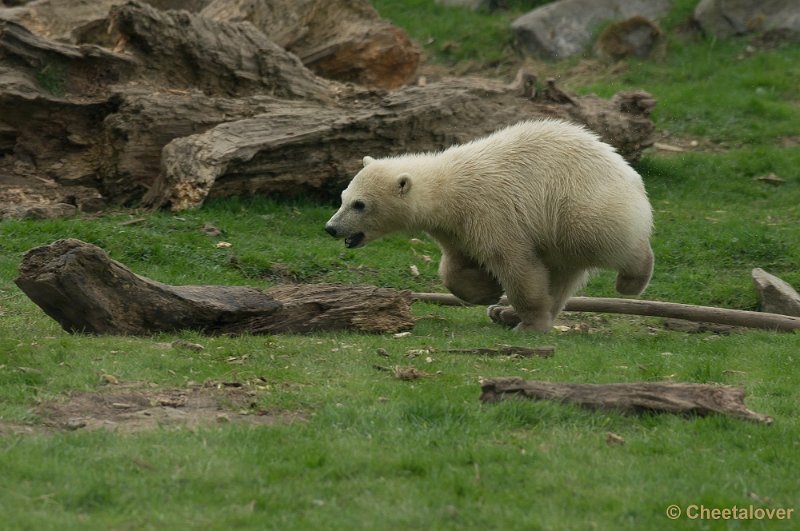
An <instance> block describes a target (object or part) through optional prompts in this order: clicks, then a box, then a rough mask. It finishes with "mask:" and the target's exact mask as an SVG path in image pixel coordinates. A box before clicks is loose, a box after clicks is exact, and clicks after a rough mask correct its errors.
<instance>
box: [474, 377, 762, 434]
mask: <svg viewBox="0 0 800 531" xmlns="http://www.w3.org/2000/svg"><path fill="white" fill-rule="evenodd" d="M512 397H523V398H530V399H533V400H555V401H557V402H566V403H570V404H577V405H579V406H582V407H586V408H590V409H608V410H615V411H622V412H624V413H646V412H657V413H672V414H678V415H699V416H703V415H708V414H713V413H719V414H723V415H731V416H733V417H736V418H740V419H743V420H750V421H754V422H761V423H764V424H771V423H772V417H769V416H767V415H762V414H761V413H756V412H755V411H751V410H750V409H748V408H747V407H746V406H745V405H744V397H745V392H744V390H743V389H740V388H737V387H730V386H725V385H708V384H690V383H671V382H661V383H659V382H642V383H618V384H574V383H555V382H542V381H534V380H523V379H521V378H492V379H486V380H482V381H481V397H480V399H481V401H482V402H495V401H497V400H501V399H505V398H512Z"/></svg>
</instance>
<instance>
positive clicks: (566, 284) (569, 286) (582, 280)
mask: <svg viewBox="0 0 800 531" xmlns="http://www.w3.org/2000/svg"><path fill="white" fill-rule="evenodd" d="M588 279H589V272H588V271H587V270H585V269H551V270H550V296H551V297H553V304H552V306H551V307H550V315H551V316H552V317H553V319H555V318H556V317H558V314H560V313H561V310H563V309H564V305H566V304H567V301H568V300H569V298H570V297H572V295H574V294H575V292H576V291H578V290H579V289H581V288H582V287H583V286H585V285H586V281H587V280H588Z"/></svg>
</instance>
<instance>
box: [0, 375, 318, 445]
mask: <svg viewBox="0 0 800 531" xmlns="http://www.w3.org/2000/svg"><path fill="white" fill-rule="evenodd" d="M254 387H256V386H255V385H254V384H253V383H239V382H216V381H208V382H206V383H204V384H192V385H190V386H187V388H185V389H177V388H174V389H157V388H151V387H149V386H148V384H146V383H142V382H131V383H120V384H116V385H111V386H109V387H108V388H105V389H103V390H102V391H96V392H74V393H71V394H69V395H68V396H66V397H65V398H64V399H63V400H57V401H50V402H44V403H42V404H39V405H38V406H36V407H35V408H34V410H33V413H34V414H35V415H37V416H38V417H40V419H41V422H40V423H39V424H35V425H21V424H10V423H2V422H0V434H7V433H17V434H20V433H21V434H25V433H30V434H37V433H43V432H54V431H74V430H98V429H105V430H110V431H118V432H136V431H144V430H154V429H157V428H165V427H166V428H169V427H188V428H198V427H203V426H212V425H216V424H227V423H236V424H249V425H265V426H272V425H276V424H286V423H290V422H295V421H304V420H306V416H305V414H304V413H303V412H299V411H288V410H279V409H268V408H267V409H265V408H263V407H262V406H260V405H259V403H258V391H257V390H255V389H254Z"/></svg>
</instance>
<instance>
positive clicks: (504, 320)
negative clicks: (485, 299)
mask: <svg viewBox="0 0 800 531" xmlns="http://www.w3.org/2000/svg"><path fill="white" fill-rule="evenodd" d="M486 315H488V316H489V319H491V320H492V321H493V322H495V323H497V324H501V325H504V326H508V327H515V326H517V325H518V324H519V323H520V321H521V319H520V318H519V315H517V312H516V311H514V308H512V307H511V306H503V305H501V304H492V305H491V306H489V307H487V308H486Z"/></svg>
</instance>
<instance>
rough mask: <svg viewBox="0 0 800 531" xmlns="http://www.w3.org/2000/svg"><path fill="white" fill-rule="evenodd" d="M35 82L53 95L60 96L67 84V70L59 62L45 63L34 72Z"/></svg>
mask: <svg viewBox="0 0 800 531" xmlns="http://www.w3.org/2000/svg"><path fill="white" fill-rule="evenodd" d="M36 82H37V83H39V86H40V87H42V88H43V89H44V90H46V91H47V92H49V93H50V94H52V95H54V96H62V95H63V94H64V91H65V89H66V86H67V70H66V68H65V67H64V65H61V64H59V63H46V64H45V65H44V66H42V68H40V69H39V71H38V72H36Z"/></svg>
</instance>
